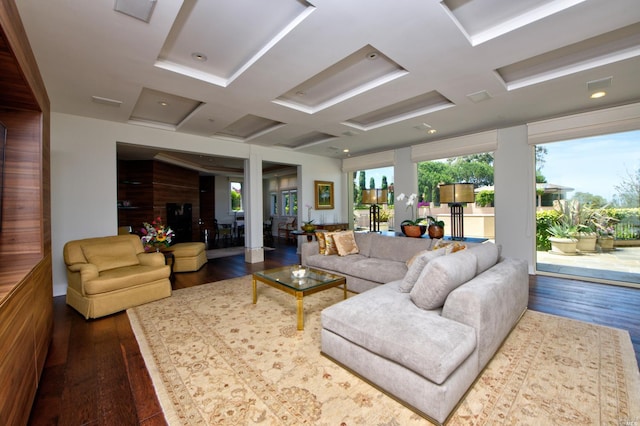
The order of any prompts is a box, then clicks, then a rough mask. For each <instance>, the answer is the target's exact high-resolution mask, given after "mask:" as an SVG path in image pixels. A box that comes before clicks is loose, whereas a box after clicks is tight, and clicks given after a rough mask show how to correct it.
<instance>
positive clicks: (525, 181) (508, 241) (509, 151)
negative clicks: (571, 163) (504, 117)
mask: <svg viewBox="0 0 640 426" xmlns="http://www.w3.org/2000/svg"><path fill="white" fill-rule="evenodd" d="M527 138H528V135H527V126H525V125H522V126H516V127H510V128H507V129H499V130H498V149H497V150H496V152H495V155H494V163H493V164H494V176H493V179H494V185H495V215H496V218H495V223H496V225H495V227H496V238H495V240H496V243H497V244H500V245H501V246H502V255H503V256H508V257H517V258H520V259H525V260H527V262H529V273H533V272H534V267H533V266H534V262H535V234H536V223H535V208H536V206H535V204H536V194H535V190H534V188H535V153H534V147H533V146H530V145H528V143H527Z"/></svg>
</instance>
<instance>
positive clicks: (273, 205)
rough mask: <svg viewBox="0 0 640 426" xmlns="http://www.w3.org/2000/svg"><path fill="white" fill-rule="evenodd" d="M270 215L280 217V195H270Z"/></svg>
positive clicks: (273, 193) (272, 193)
mask: <svg viewBox="0 0 640 426" xmlns="http://www.w3.org/2000/svg"><path fill="white" fill-rule="evenodd" d="M269 215H271V216H277V215H278V194H277V193H275V192H271V193H270V194H269Z"/></svg>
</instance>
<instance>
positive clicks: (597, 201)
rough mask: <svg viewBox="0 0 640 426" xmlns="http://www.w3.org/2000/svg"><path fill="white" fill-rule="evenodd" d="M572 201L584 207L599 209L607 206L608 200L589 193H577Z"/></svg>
mask: <svg viewBox="0 0 640 426" xmlns="http://www.w3.org/2000/svg"><path fill="white" fill-rule="evenodd" d="M571 199H572V200H576V201H578V202H579V203H580V205H582V206H586V207H591V208H592V209H597V208H600V207H604V206H605V205H607V200H606V199H605V198H604V197H601V196H600V195H593V194H590V193H588V192H576V193H575V194H573V197H572V198H571Z"/></svg>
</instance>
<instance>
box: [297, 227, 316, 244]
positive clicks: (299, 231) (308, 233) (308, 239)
mask: <svg viewBox="0 0 640 426" xmlns="http://www.w3.org/2000/svg"><path fill="white" fill-rule="evenodd" d="M291 234H293V235H295V236H296V237H298V236H300V235H306V236H307V241H309V242H311V241H313V236H314V235H316V233H315V232H314V231H311V232H307V231H302V230H296V231H291Z"/></svg>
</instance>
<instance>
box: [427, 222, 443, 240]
mask: <svg viewBox="0 0 640 426" xmlns="http://www.w3.org/2000/svg"><path fill="white" fill-rule="evenodd" d="M442 237H444V227H442V226H438V225H429V238H433V239H435V238H442Z"/></svg>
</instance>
